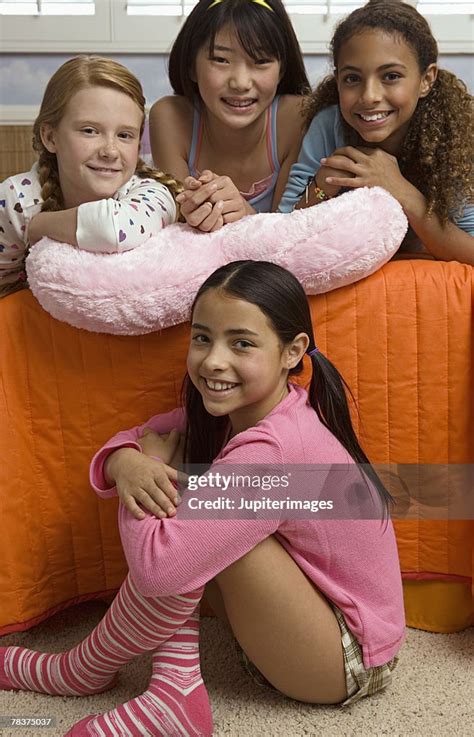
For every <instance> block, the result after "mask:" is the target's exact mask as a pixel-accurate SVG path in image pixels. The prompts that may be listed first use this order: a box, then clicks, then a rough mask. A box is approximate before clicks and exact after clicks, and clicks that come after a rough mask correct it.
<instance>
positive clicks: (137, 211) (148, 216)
mask: <svg viewBox="0 0 474 737" xmlns="http://www.w3.org/2000/svg"><path fill="white" fill-rule="evenodd" d="M130 182H131V186H129V187H128V188H127V190H126V192H125V193H124V194H123V195H121V194H120V193H119V195H118V197H117V199H115V198H112V197H111V198H109V199H106V200H99V201H97V202H86V203H84V204H83V205H79V207H78V208H77V230H76V239H77V244H78V246H79V248H82V249H83V250H84V251H93V252H95V253H122V252H123V251H130V250H131V249H132V248H136V247H137V246H141V245H142V243H144V242H145V241H147V240H148V239H149V238H151V236H153V235H156V234H157V233H158V232H159V231H160V230H161V229H162V228H164V227H166V226H167V225H170V224H171V223H173V222H174V221H175V219H176V205H175V202H174V199H173V196H172V195H171V192H170V191H169V189H168V188H167V187H165V186H164V185H163V184H160V183H159V182H157V181H155V180H154V179H139V178H138V177H136V176H135V177H133V178H132V179H131V180H130Z"/></svg>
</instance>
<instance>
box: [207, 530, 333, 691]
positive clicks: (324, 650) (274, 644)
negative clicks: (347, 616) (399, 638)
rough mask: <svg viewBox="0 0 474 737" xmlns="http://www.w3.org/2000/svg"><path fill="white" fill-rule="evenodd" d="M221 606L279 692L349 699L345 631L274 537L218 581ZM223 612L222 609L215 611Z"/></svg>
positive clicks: (245, 647) (213, 597)
mask: <svg viewBox="0 0 474 737" xmlns="http://www.w3.org/2000/svg"><path fill="white" fill-rule="evenodd" d="M215 581H216V583H217V585H218V587H219V590H220V593H221V595H222V600H221V606H219V597H218V596H216V595H215V591H214V595H212V594H213V591H212V589H213V585H212V583H211V586H210V587H209V593H210V594H211V595H210V597H209V600H210V602H211V606H213V605H214V606H216V608H217V609H219V608H221V609H222V602H223V605H224V607H225V613H226V615H227V617H228V620H229V623H230V626H231V628H232V631H233V633H234V635H235V637H236V638H237V640H238V642H239V643H240V645H241V647H242V648H243V650H244V652H245V653H246V654H247V656H248V657H249V658H250V660H251V661H252V662H253V663H254V664H255V665H256V666H257V668H258V669H259V670H260V672H261V673H263V675H264V676H265V677H266V678H267V680H268V681H270V683H271V684H272V685H273V686H275V688H277V689H278V690H279V691H281V692H282V693H284V694H286V695H287V696H290V697H291V698H294V699H298V700H299V701H306V702H310V703H318V704H332V703H339V702H341V701H343V700H344V699H345V698H346V697H347V692H346V681H345V672H344V660H343V651H342V644H341V632H340V629H339V625H338V623H337V619H336V616H335V614H334V612H333V610H332V608H331V607H330V605H329V604H328V602H327V601H326V599H325V598H324V597H323V596H322V594H320V593H319V591H318V590H317V589H316V588H315V587H314V586H313V584H312V583H311V582H310V581H309V579H308V578H307V577H306V576H305V575H304V573H303V572H302V571H301V570H300V568H298V566H297V565H296V563H295V562H294V560H293V559H292V558H291V557H290V555H289V554H288V553H287V552H286V550H285V549H284V548H283V547H282V546H281V545H280V543H279V542H278V541H277V540H276V539H275V538H274V537H269V538H267V539H266V540H264V541H263V542H261V543H260V544H259V545H257V546H256V547H255V548H254V549H253V550H251V551H250V552H249V553H247V555H245V556H244V557H243V558H241V559H240V560H238V561H236V562H235V563H233V564H232V565H231V566H229V567H228V568H226V569H225V570H224V571H222V572H221V573H220V574H219V575H218V576H216V579H215ZM216 613H217V614H219V611H216Z"/></svg>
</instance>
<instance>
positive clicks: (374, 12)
mask: <svg viewBox="0 0 474 737" xmlns="http://www.w3.org/2000/svg"><path fill="white" fill-rule="evenodd" d="M368 28H376V29H380V30H381V31H384V32H385V33H387V34H390V35H395V36H397V37H399V38H402V39H403V40H404V41H405V43H407V44H408V46H410V48H411V49H412V50H413V51H414V53H415V55H416V58H417V61H418V66H419V69H420V72H421V73H422V72H424V71H425V70H426V69H427V68H428V66H429V65H430V64H436V62H437V60H438V46H437V43H436V40H435V39H434V37H433V34H432V33H431V29H430V27H429V25H428V22H427V21H426V19H425V18H423V16H422V15H420V13H418V11H417V10H416V9H415V8H414V7H413V6H412V5H407V4H406V3H404V2H401V1H400V0H370V2H368V3H367V5H364V6H363V7H362V8H358V9H357V10H354V12H352V13H351V14H350V15H348V16H347V18H344V19H343V20H342V21H340V23H339V24H338V25H337V26H336V30H335V32H334V35H333V37H332V41H331V45H330V50H331V56H332V61H333V65H334V71H335V73H337V61H338V58H339V54H340V51H341V48H342V46H343V44H344V43H345V42H346V41H348V40H349V39H350V38H352V36H354V35H356V34H357V33H361V32H362V31H365V30H366V29H368ZM338 103H339V95H338V91H337V82H336V77H335V74H331V75H329V76H327V77H325V78H324V79H323V80H322V82H321V83H320V84H319V85H318V86H317V88H316V90H315V91H314V92H313V93H312V95H311V96H310V97H309V98H308V99H307V101H306V104H305V111H304V112H305V118H306V124H307V125H308V126H309V124H310V123H311V121H312V119H313V118H314V116H315V115H316V114H317V113H318V112H320V110H323V109H324V108H326V107H329V106H331V105H338ZM343 132H344V138H345V141H346V143H347V144H348V145H353V146H361V145H364V141H363V140H362V139H361V138H360V136H359V135H358V134H357V133H356V131H354V129H353V128H351V127H350V126H349V125H348V124H347V123H346V122H345V121H344V120H343ZM473 144H474V141H473V126H472V97H471V95H470V94H469V92H468V91H467V88H466V85H465V84H464V82H462V81H461V80H460V79H458V78H457V77H456V75H454V74H452V73H451V72H448V71H447V70H445V69H440V70H439V72H438V76H437V79H436V81H435V82H434V84H433V86H432V88H431V90H430V92H429V94H428V95H427V96H426V97H422V98H420V99H419V101H418V105H417V107H416V110H415V112H414V114H413V116H412V118H411V121H410V126H409V129H408V131H407V134H406V136H405V140H404V142H403V148H402V151H401V154H400V156H399V166H400V170H401V172H402V174H403V175H404V176H405V177H406V179H408V180H409V181H410V182H411V183H412V184H413V185H414V186H415V187H416V188H417V189H419V190H420V192H422V194H423V195H424V196H425V197H426V199H427V202H428V214H431V213H435V214H436V215H437V216H438V218H439V219H440V221H441V222H442V223H446V222H447V221H448V220H452V219H453V217H454V216H455V215H456V214H458V213H460V212H461V211H462V208H463V206H464V205H465V204H466V203H468V202H472V201H473V199H474V187H473V176H472V174H473V168H472V151H473V149H474V146H473Z"/></svg>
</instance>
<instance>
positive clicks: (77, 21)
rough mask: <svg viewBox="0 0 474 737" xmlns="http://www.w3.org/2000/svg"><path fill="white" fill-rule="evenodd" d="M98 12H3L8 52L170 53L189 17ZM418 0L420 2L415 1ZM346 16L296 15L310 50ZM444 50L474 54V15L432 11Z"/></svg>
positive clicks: (321, 50) (2, 38) (0, 23)
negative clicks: (51, 13)
mask: <svg viewBox="0 0 474 737" xmlns="http://www.w3.org/2000/svg"><path fill="white" fill-rule="evenodd" d="M95 2H96V13H95V15H93V16H77V15H76V16H44V17H29V16H7V15H3V16H0V44H1V51H2V52H3V53H70V54H75V53H104V54H107V53H110V54H113V53H134V54H140V53H141V54H166V53H168V52H169V50H170V48H171V45H172V43H173V40H174V39H175V38H176V35H177V33H178V31H179V29H180V28H181V25H182V24H183V22H184V18H181V17H178V16H139V15H135V16H134V15H128V14H127V2H126V0H95ZM414 4H416V3H414ZM341 17H342V16H340V15H329V16H328V15H312V14H305V15H299V14H293V15H291V19H292V22H293V25H294V27H295V30H296V33H297V36H298V39H299V41H300V44H301V48H302V50H303V53H305V54H327V52H328V43H329V39H330V37H331V34H332V31H333V28H334V25H335V23H336V21H337V20H338V19H339V18H341ZM427 19H428V21H429V23H430V25H431V28H432V30H433V34H434V36H435V38H436V39H437V40H438V44H439V49H440V53H442V54H472V53H474V45H473V38H474V16H472V15H454V14H450V15H430V16H427Z"/></svg>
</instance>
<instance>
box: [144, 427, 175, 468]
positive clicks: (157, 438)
mask: <svg viewBox="0 0 474 737" xmlns="http://www.w3.org/2000/svg"><path fill="white" fill-rule="evenodd" d="M179 441H180V434H179V432H178V431H177V430H171V432H169V433H166V434H164V435H160V434H159V433H157V432H155V431H154V430H152V429H151V427H145V429H144V430H143V434H142V436H141V438H138V441H137V442H138V445H139V446H140V448H141V449H142V453H145V455H147V456H158V457H159V459H160V461H163V463H167V464H169V463H170V462H171V460H172V458H173V457H174V455H175V452H176V449H177V447H178V445H179Z"/></svg>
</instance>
